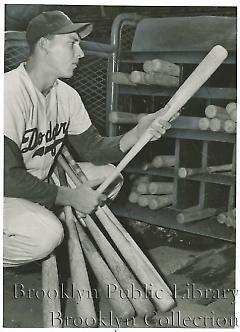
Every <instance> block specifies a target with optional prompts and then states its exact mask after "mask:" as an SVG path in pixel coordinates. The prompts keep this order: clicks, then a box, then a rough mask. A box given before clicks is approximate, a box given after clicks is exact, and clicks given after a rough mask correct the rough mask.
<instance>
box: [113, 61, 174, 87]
mask: <svg viewBox="0 0 240 332" xmlns="http://www.w3.org/2000/svg"><path fill="white" fill-rule="evenodd" d="M112 80H113V82H114V83H117V84H126V85H137V84H143V85H160V86H165V87H177V86H179V83H180V66H179V65H176V64H175V63H171V62H168V61H164V60H161V59H153V60H147V61H145V62H144V63H143V71H138V70H134V71H132V72H131V73H130V74H129V73H122V72H114V73H113V75H112Z"/></svg>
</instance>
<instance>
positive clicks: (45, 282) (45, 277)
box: [42, 253, 62, 328]
mask: <svg viewBox="0 0 240 332" xmlns="http://www.w3.org/2000/svg"><path fill="white" fill-rule="evenodd" d="M42 289H44V291H45V292H48V291H49V292H52V291H53V290H56V292H57V294H59V281H58V269H57V262H56V257H55V255H54V254H53V253H52V254H51V255H50V256H49V257H47V258H46V259H45V260H44V261H43V262H42ZM42 308H43V327H45V328H51V327H62V326H61V323H60V321H58V322H57V323H56V324H54V326H53V323H52V314H51V313H54V314H56V315H57V314H58V313H59V312H61V303H60V297H56V298H50V296H44V297H43V300H42Z"/></svg>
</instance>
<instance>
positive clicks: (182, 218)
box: [176, 208, 218, 224]
mask: <svg viewBox="0 0 240 332" xmlns="http://www.w3.org/2000/svg"><path fill="white" fill-rule="evenodd" d="M217 211H218V210H217V209H215V208H206V209H202V210H199V211H182V212H181V213H178V214H177V216H176V219H177V222H178V223H179V224H186V223H190V222H193V221H197V220H202V219H205V218H209V217H212V216H214V215H216V213H217Z"/></svg>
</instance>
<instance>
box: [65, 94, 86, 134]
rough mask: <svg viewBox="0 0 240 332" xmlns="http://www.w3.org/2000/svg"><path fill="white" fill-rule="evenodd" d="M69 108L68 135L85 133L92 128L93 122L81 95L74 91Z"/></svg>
mask: <svg viewBox="0 0 240 332" xmlns="http://www.w3.org/2000/svg"><path fill="white" fill-rule="evenodd" d="M69 107H70V121H69V128H68V134H69V135H78V134H81V133H83V132H85V131H86V130H87V129H88V128H89V127H90V126H91V120H90V117H89V115H88V112H87V110H86V108H85V106H84V104H83V102H82V99H81V97H80V95H79V94H78V92H77V91H75V90H73V89H72V91H71V100H70V103H69Z"/></svg>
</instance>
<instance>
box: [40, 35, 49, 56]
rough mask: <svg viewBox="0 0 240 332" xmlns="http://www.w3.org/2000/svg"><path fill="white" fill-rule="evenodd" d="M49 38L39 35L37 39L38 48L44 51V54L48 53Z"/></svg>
mask: <svg viewBox="0 0 240 332" xmlns="http://www.w3.org/2000/svg"><path fill="white" fill-rule="evenodd" d="M49 44H50V40H49V39H48V38H46V37H41V38H40V39H39V41H38V47H39V49H40V50H41V51H42V52H44V53H45V54H48V49H49Z"/></svg>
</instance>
